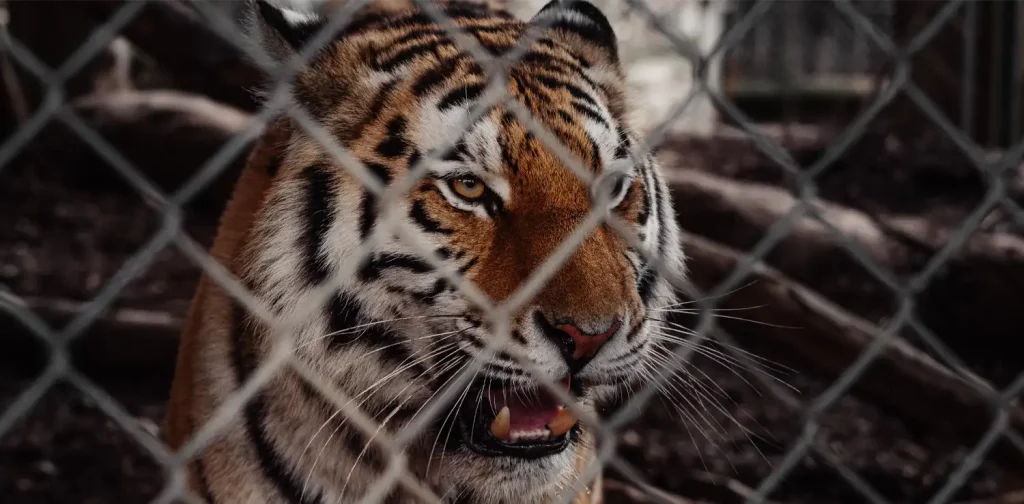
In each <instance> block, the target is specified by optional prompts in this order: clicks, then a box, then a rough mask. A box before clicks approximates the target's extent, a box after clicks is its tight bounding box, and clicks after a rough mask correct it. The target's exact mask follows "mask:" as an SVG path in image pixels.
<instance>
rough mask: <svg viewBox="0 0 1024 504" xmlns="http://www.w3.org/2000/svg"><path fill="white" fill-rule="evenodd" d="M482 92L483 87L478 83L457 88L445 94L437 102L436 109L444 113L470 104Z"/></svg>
mask: <svg viewBox="0 0 1024 504" xmlns="http://www.w3.org/2000/svg"><path fill="white" fill-rule="evenodd" d="M483 91H484V85H483V84H482V83H479V82H478V83H474V84H466V85H463V86H459V87H457V88H455V89H452V90H451V91H448V92H447V93H445V95H444V97H443V98H441V101H440V102H438V104H437V108H438V109H439V110H440V111H441V112H444V111H446V110H448V109H450V108H454V107H456V106H459V105H462V104H465V103H471V102H473V101H475V100H476V99H477V98H479V97H480V94H481V93H483Z"/></svg>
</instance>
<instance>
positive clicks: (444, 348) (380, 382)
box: [299, 343, 456, 494]
mask: <svg viewBox="0 0 1024 504" xmlns="http://www.w3.org/2000/svg"><path fill="white" fill-rule="evenodd" d="M455 345H456V343H448V344H445V345H443V346H442V347H441V348H440V349H437V350H435V351H432V352H430V353H428V354H426V355H424V356H422V357H421V358H420V359H417V360H416V361H414V362H411V363H409V364H407V365H404V366H400V367H399V368H398V369H396V370H395V371H393V372H392V373H390V374H389V375H387V376H385V377H384V378H381V379H379V380H377V382H375V383H373V384H372V385H370V386H369V387H367V388H365V389H363V391H362V392H360V393H358V394H356V395H355V396H353V397H352V398H351V399H349V400H348V402H346V403H345V404H344V405H343V407H341V408H337V409H336V410H335V411H334V413H332V414H331V415H330V416H329V417H328V418H327V420H325V421H324V422H323V423H322V424H321V425H320V428H319V429H317V431H316V432H315V433H313V435H312V436H310V439H309V442H308V443H306V447H305V448H304V449H303V450H302V454H301V455H299V458H300V459H301V458H302V457H303V456H305V454H306V451H308V450H309V447H310V446H311V445H312V444H313V440H315V439H316V437H317V436H318V435H319V434H320V432H321V431H323V429H324V427H326V426H327V424H328V423H330V422H331V421H332V420H334V418H336V417H337V416H338V415H339V414H341V413H343V412H344V409H345V408H347V407H348V406H349V405H350V404H352V402H353V401H355V400H357V399H359V398H361V397H362V398H363V399H362V400H361V401H359V403H358V404H357V405H356V407H357V408H358V407H361V406H362V405H363V404H364V403H365V402H366V400H367V399H369V393H370V392H372V391H373V390H375V389H376V388H377V387H379V386H381V385H383V384H384V383H386V382H387V381H390V380H391V379H392V378H394V377H395V376H398V375H399V374H401V373H402V372H403V371H405V370H406V369H409V368H411V367H413V366H415V365H416V364H418V363H421V362H423V361H424V360H426V359H429V358H430V357H432V356H435V355H438V354H441V353H444V352H445V351H447V350H448V349H450V348H452V347H454V346H455ZM403 363H404V361H403ZM427 369H428V370H429V369H430V368H429V367H428V368H427ZM421 374H422V373H421ZM403 390H404V389H403ZM364 396H366V397H364ZM346 420H347V418H345V419H343V420H342V421H341V423H339V424H338V426H337V427H335V429H334V430H333V431H332V432H331V435H330V436H328V438H327V441H325V442H324V446H323V448H321V449H320V452H319V453H318V454H317V457H316V459H315V460H314V461H313V465H312V467H310V469H309V474H308V475H307V476H306V480H305V481H304V482H303V494H304V493H305V489H306V486H307V484H308V482H309V478H310V477H312V475H313V470H314V469H316V465H317V462H319V460H320V456H321V455H322V454H323V451H324V449H326V448H327V446H328V445H329V444H330V442H331V439H333V438H334V435H335V434H337V432H338V429H340V428H341V427H342V426H343V425H345V421H346Z"/></svg>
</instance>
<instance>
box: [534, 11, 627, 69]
mask: <svg viewBox="0 0 1024 504" xmlns="http://www.w3.org/2000/svg"><path fill="white" fill-rule="evenodd" d="M548 9H553V10H555V11H556V13H552V14H551V15H555V16H558V17H557V20H556V21H555V22H554V23H552V24H550V25H549V26H550V29H551V30H561V31H566V32H569V33H571V34H574V35H577V36H579V37H580V38H582V39H583V40H585V41H588V42H592V43H594V44H597V45H599V46H601V47H603V48H605V49H608V50H609V53H610V54H609V56H610V57H611V58H612V59H613V60H615V61H617V60H618V54H617V52H618V51H617V47H618V44H617V43H616V40H615V30H613V29H612V26H611V24H610V23H609V22H608V19H607V18H605V17H604V14H602V13H601V11H600V10H599V9H598V8H597V7H595V6H594V5H593V4H591V3H589V2H583V1H562V2H551V3H549V4H548V5H547V6H546V7H545V8H543V9H541V11H540V13H544V12H545V11H547V10H548ZM561 12H565V13H566V14H570V13H571V14H575V16H571V17H570V16H566V15H559V13H561ZM540 13H538V16H539V15H540ZM578 17H582V18H583V19H586V20H587V21H588V22H587V23H582V24H581V23H579V22H577V21H576V19H574V18H578ZM542 22H546V20H544V21H542Z"/></svg>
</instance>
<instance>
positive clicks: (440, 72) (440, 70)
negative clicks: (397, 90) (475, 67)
mask: <svg viewBox="0 0 1024 504" xmlns="http://www.w3.org/2000/svg"><path fill="white" fill-rule="evenodd" d="M465 60H466V56H464V55H461V54H460V55H458V56H453V57H451V58H446V59H444V60H442V61H441V62H439V63H438V64H437V66H434V67H431V68H429V69H427V70H426V71H425V72H423V73H422V74H420V76H419V77H417V78H416V80H415V81H414V82H413V84H412V93H413V95H415V96H416V97H417V98H423V97H424V96H426V95H427V94H428V93H430V92H431V91H433V90H434V89H436V88H438V87H440V86H441V85H442V84H444V82H445V81H446V80H448V79H449V78H450V77H451V75H452V74H454V73H455V70H456V69H458V67H459V65H460V64H461V63H462V62H463V61H465Z"/></svg>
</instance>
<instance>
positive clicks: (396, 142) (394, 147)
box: [377, 116, 409, 159]
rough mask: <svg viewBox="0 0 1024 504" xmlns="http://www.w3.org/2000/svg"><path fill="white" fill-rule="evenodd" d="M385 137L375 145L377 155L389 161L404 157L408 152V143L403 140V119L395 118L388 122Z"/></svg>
mask: <svg viewBox="0 0 1024 504" xmlns="http://www.w3.org/2000/svg"><path fill="white" fill-rule="evenodd" d="M386 135H387V136H385V137H384V140H383V141H381V143H380V144H379V145H377V154H380V155H381V156H382V157H385V158H390V159H394V158H397V157H402V156H404V155H405V153H406V152H407V151H408V150H409V142H408V141H406V139H405V118H404V117H402V116H396V117H394V118H392V119H391V120H390V121H388V124H387V133H386Z"/></svg>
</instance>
